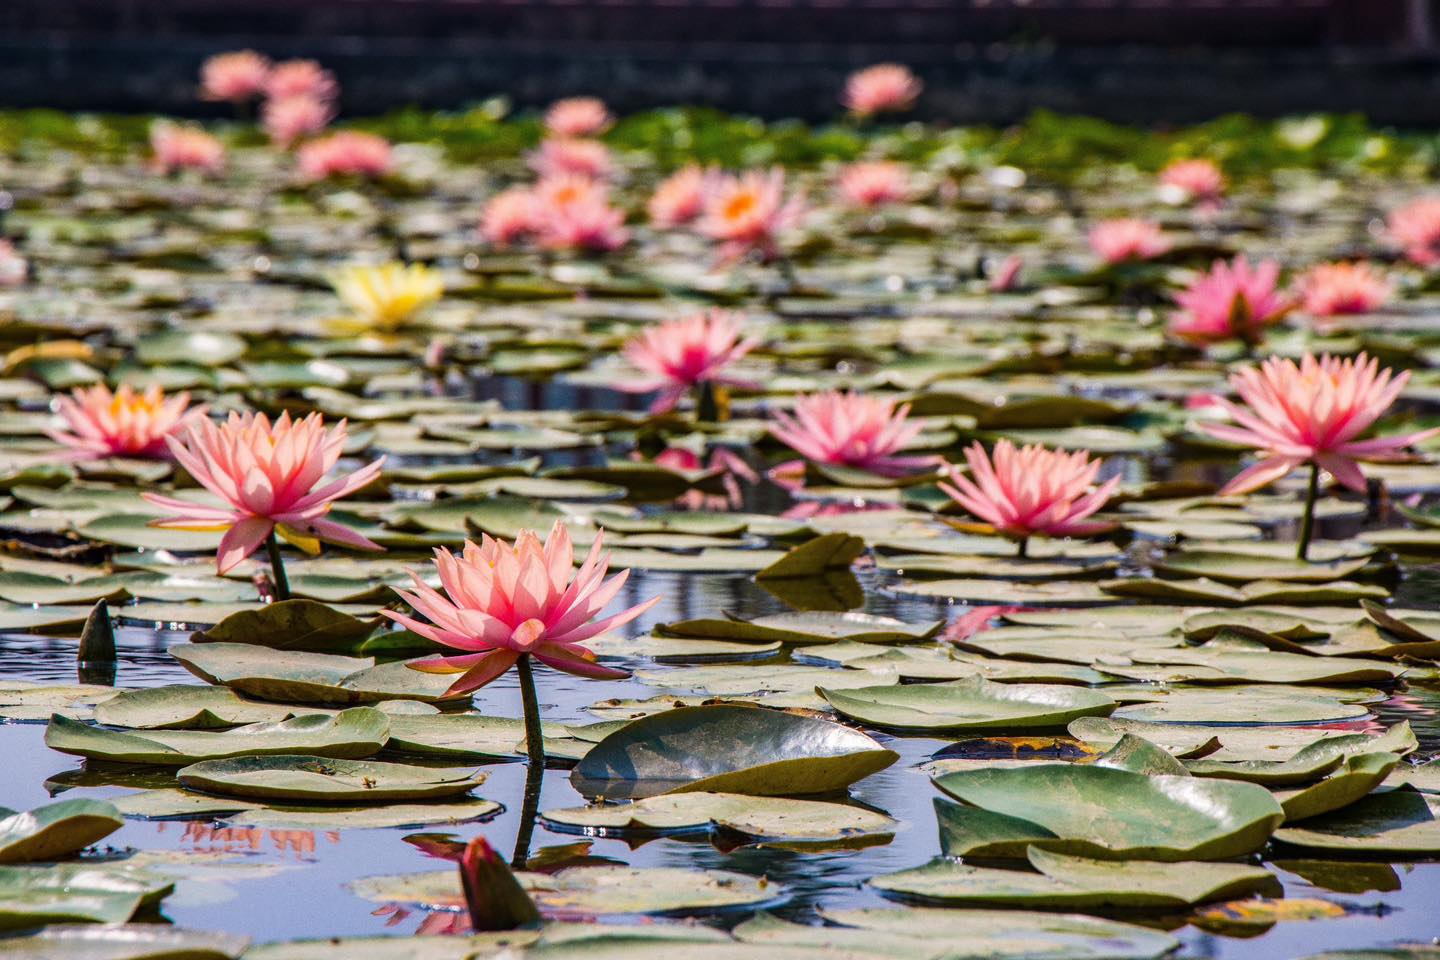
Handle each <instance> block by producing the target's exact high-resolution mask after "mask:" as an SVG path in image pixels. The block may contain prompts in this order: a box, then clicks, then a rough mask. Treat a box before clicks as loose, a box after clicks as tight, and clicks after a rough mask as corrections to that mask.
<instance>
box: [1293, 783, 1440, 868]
mask: <svg viewBox="0 0 1440 960" xmlns="http://www.w3.org/2000/svg"><path fill="white" fill-rule="evenodd" d="M1275 839H1276V840H1279V841H1281V842H1283V843H1287V844H1290V845H1291V846H1294V847H1301V848H1303V849H1306V850H1318V851H1324V852H1326V853H1371V854H1385V855H1388V856H1392V857H1409V856H1418V857H1433V856H1436V855H1440V797H1436V796H1434V795H1432V794H1428V793H1418V792H1414V791H1410V790H1390V791H1388V792H1383V793H1372V794H1370V795H1369V796H1367V797H1365V798H1363V799H1361V800H1359V801H1357V802H1355V803H1352V804H1350V805H1349V806H1346V807H1342V808H1341V809H1339V810H1336V811H1335V812H1333V813H1328V814H1324V815H1322V816H1317V817H1311V818H1309V819H1306V820H1304V821H1302V822H1301V823H1300V824H1297V825H1296V826H1292V827H1282V828H1280V829H1279V830H1277V831H1276V832H1275Z"/></svg>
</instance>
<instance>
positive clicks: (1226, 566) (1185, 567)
mask: <svg viewBox="0 0 1440 960" xmlns="http://www.w3.org/2000/svg"><path fill="white" fill-rule="evenodd" d="M1369 562H1370V559H1369V557H1354V558H1347V559H1342V560H1331V561H1328V562H1314V561H1307V560H1296V559H1294V558H1293V557H1291V558H1289V559H1282V558H1279V557H1257V556H1252V555H1249V554H1245V553H1221V552H1218V551H1198V550H1182V551H1179V552H1176V553H1172V554H1170V555H1169V556H1167V557H1165V559H1163V560H1161V561H1159V562H1158V563H1156V564H1155V569H1156V570H1161V571H1164V572H1165V573H1169V574H1175V575H1177V576H1189V577H1208V578H1210V579H1211V580H1219V581H1222V582H1225V583H1250V582H1252V581H1255V580H1282V581H1288V582H1302V583H1329V582H1331V581H1335V580H1344V579H1346V578H1347V577H1350V576H1352V575H1353V574H1356V573H1358V572H1360V570H1362V569H1364V567H1365V566H1366V564H1368V563H1369Z"/></svg>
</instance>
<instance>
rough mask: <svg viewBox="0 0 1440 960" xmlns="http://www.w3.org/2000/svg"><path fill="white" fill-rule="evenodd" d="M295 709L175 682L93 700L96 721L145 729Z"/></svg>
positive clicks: (210, 726)
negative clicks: (95, 702) (101, 699)
mask: <svg viewBox="0 0 1440 960" xmlns="http://www.w3.org/2000/svg"><path fill="white" fill-rule="evenodd" d="M298 712H301V711H300V710H298V709H296V708H294V707H283V706H278V705H276V704H271V703H256V702H255V701H253V700H245V699H243V698H241V697H239V696H236V694H235V692H234V691H233V690H231V689H229V688H228V687H211V686H199V685H196V684H178V683H177V684H167V685H165V686H161V687H145V688H143V689H140V690H126V691H124V692H123V693H120V694H117V695H116V696H114V697H111V698H110V699H108V700H105V701H102V702H101V703H99V704H96V707H95V722H96V723H102V724H105V725H107V726H112V727H130V728H132V729H145V730H222V729H226V728H228V727H238V726H241V725H243V724H247V723H264V722H266V721H276V720H284V719H286V718H288V717H291V716H294V715H295V714H296V713H298Z"/></svg>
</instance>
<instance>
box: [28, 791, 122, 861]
mask: <svg viewBox="0 0 1440 960" xmlns="http://www.w3.org/2000/svg"><path fill="white" fill-rule="evenodd" d="M123 824H124V821H123V820H122V819H121V818H120V812H119V811H118V810H116V809H115V808H114V806H112V805H111V804H108V803H104V802H102V801H99V800H61V801H59V802H57V803H51V804H46V805H45V806H43V807H36V808H35V809H34V810H30V811H28V812H26V813H16V812H15V811H13V810H6V809H4V808H0V863H24V862H26V861H32V860H59V859H61V858H62V857H68V856H70V855H71V854H73V853H76V852H77V851H80V850H83V849H85V848H86V847H88V846H90V844H92V843H96V842H98V841H100V840H103V839H105V838H106V837H108V836H110V834H112V833H114V832H115V831H116V830H118V829H120V827H121V826H122V825H123Z"/></svg>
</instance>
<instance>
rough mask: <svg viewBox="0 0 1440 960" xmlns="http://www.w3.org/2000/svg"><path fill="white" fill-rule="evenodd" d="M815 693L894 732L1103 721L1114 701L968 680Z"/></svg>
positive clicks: (1066, 689)
mask: <svg viewBox="0 0 1440 960" xmlns="http://www.w3.org/2000/svg"><path fill="white" fill-rule="evenodd" d="M816 692H817V693H819V694H820V695H821V696H822V697H824V698H825V700H826V702H828V703H829V704H830V705H831V706H832V707H834V708H835V710H836V711H837V712H839V713H841V714H843V715H844V716H846V717H849V718H850V719H852V720H858V721H860V722H861V723H868V724H872V725H874V726H878V727H888V728H891V729H898V730H946V731H977V730H998V729H1012V730H1034V729H1043V728H1049V727H1063V726H1065V725H1066V724H1068V723H1069V722H1070V721H1071V720H1075V719H1077V718H1079V717H1103V716H1107V715H1109V713H1110V712H1111V711H1112V710H1114V709H1115V706H1116V704H1115V701H1114V700H1112V699H1110V697H1108V696H1106V695H1105V694H1104V693H1101V692H1100V691H1098V690H1089V689H1085V688H1080V687H1071V686H1059V685H1048V684H1027V683H991V682H990V681H989V680H986V679H984V678H983V677H978V676H977V677H971V678H968V679H964V680H955V681H952V682H950V683H922V684H904V685H895V686H882V687H861V688H859V689H852V690H833V689H827V688H825V687H817V688H816Z"/></svg>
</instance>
